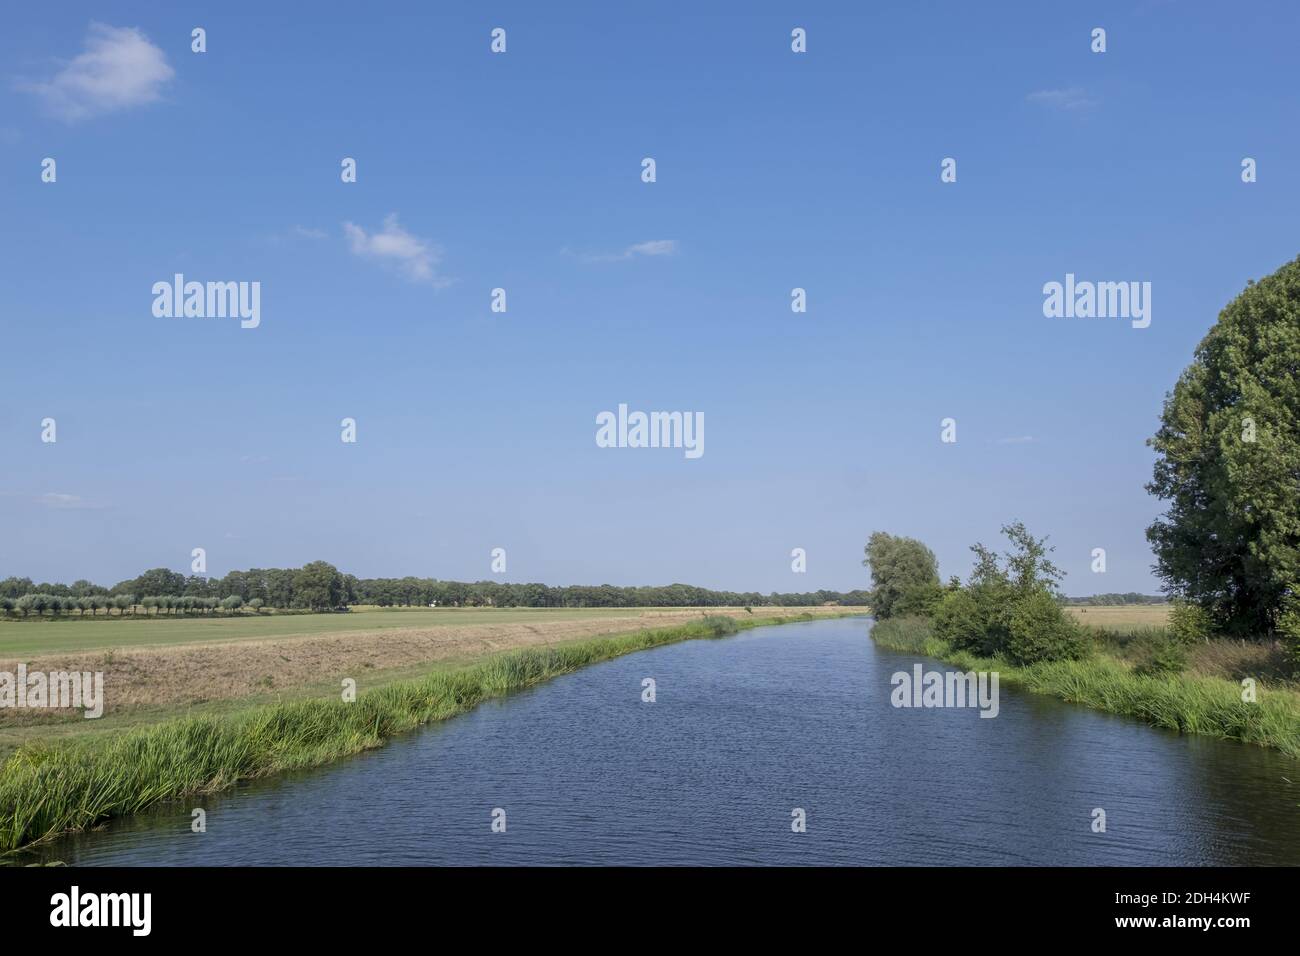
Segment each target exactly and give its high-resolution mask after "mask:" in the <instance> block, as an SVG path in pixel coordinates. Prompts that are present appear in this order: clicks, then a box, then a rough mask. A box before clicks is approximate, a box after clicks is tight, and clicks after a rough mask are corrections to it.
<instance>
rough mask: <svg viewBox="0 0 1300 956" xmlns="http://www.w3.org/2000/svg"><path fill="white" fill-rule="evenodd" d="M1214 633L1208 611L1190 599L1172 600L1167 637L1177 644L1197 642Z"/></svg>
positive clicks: (1212, 622) (1207, 638) (1205, 639)
mask: <svg viewBox="0 0 1300 956" xmlns="http://www.w3.org/2000/svg"><path fill="white" fill-rule="evenodd" d="M1213 633H1214V619H1213V618H1212V617H1210V612H1209V611H1207V610H1205V608H1203V607H1201V606H1200V605H1199V604H1192V603H1191V602H1190V601H1174V602H1173V605H1172V607H1170V609H1169V637H1170V639H1171V640H1173V641H1176V642H1178V643H1179V644H1184V645H1188V644H1199V643H1201V642H1202V641H1208V640H1209V639H1210V636H1211V635H1212V634H1213Z"/></svg>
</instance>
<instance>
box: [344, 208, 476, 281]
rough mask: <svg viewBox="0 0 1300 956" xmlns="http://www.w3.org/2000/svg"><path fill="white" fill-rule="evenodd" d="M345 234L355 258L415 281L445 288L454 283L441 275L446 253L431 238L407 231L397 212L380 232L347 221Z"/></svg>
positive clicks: (386, 219)
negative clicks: (370, 262) (367, 229)
mask: <svg viewBox="0 0 1300 956" xmlns="http://www.w3.org/2000/svg"><path fill="white" fill-rule="evenodd" d="M343 232H344V234H345V235H346V236H347V239H348V242H349V244H350V245H351V246H352V252H353V254H354V255H357V256H360V257H361V258H363V259H374V260H376V261H378V262H380V263H382V264H385V265H388V266H390V267H392V268H395V269H396V270H397V271H398V272H399V273H401V274H402V275H404V276H406V278H408V279H410V280H411V281H412V282H427V283H429V284H431V285H435V286H445V285H447V284H448V283H449V282H450V280H449V279H446V278H444V277H442V276H440V275H438V272H437V267H438V263H439V262H440V261H441V260H442V250H441V249H440V248H438V246H436V245H435V244H434V243H432V242H430V241H429V240H428V239H421V238H420V237H419V236H414V235H412V234H411V233H409V232H407V231H406V230H405V229H403V228H402V226H401V225H400V224H399V223H398V221H397V213H391V214H390V215H389V216H388V217H387V218H385V219H384V227H383V229H381V230H379V231H378V232H366V230H365V229H363V228H361V227H360V226H358V225H356V224H355V223H351V222H345V223H344V224H343Z"/></svg>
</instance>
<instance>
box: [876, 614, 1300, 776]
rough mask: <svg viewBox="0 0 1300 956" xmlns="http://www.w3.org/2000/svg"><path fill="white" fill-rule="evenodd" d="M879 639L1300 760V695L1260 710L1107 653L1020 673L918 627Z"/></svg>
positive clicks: (905, 624)
mask: <svg viewBox="0 0 1300 956" xmlns="http://www.w3.org/2000/svg"><path fill="white" fill-rule="evenodd" d="M871 637H872V640H874V641H875V642H876V643H877V644H878V645H880V646H881V647H883V648H886V649H888V650H893V651H903V652H907V653H914V654H923V655H925V656H926V657H931V658H934V659H935V660H937V661H941V662H943V663H945V664H951V665H953V666H954V667H957V668H960V669H961V670H963V671H990V672H991V671H996V672H997V673H998V679H999V680H1000V681H1003V682H1006V683H1008V684H1012V685H1016V686H1019V687H1023V688H1024V689H1025V690H1028V691H1031V692H1033V693H1036V694H1047V695H1050V696H1052V697H1056V698H1058V699H1060V700H1064V701H1068V702H1069V703H1073V704H1081V705H1083V706H1085V707H1090V708H1092V709H1093V710H1100V711H1104V712H1106V713H1109V714H1117V715H1119V716H1122V717H1133V718H1136V719H1138V720H1142V721H1144V722H1145V723H1147V724H1148V725H1150V726H1153V727H1160V728H1163V729H1165V730H1173V731H1177V732H1178V733H1181V734H1200V735H1202V736H1209V737H1218V738H1220V739H1222V740H1235V741H1237V742H1239V743H1245V744H1254V745H1256V746H1261V747H1269V748H1271V749H1274V750H1280V751H1281V752H1282V753H1284V754H1286V755H1287V756H1290V757H1296V758H1300V695H1297V694H1295V693H1293V692H1290V691H1286V690H1280V689H1276V690H1275V689H1269V688H1265V687H1262V686H1260V687H1257V688H1256V694H1257V700H1256V702H1254V703H1247V702H1246V701H1244V700H1242V688H1241V686H1240V685H1238V684H1235V683H1233V682H1232V681H1229V680H1225V679H1223V678H1219V677H1200V676H1192V675H1187V674H1175V675H1167V676H1147V675H1142V674H1136V673H1134V672H1133V670H1132V669H1131V668H1130V667H1128V666H1127V665H1125V664H1123V663H1121V662H1120V661H1118V660H1115V659H1114V658H1112V657H1107V656H1106V655H1105V654H1102V653H1100V652H1097V653H1095V654H1094V655H1093V656H1091V657H1089V658H1087V659H1085V660H1081V661H1053V662H1045V663H1040V664H1031V665H1029V666H1027V667H1018V666H1014V665H1012V664H1008V663H1007V662H1006V661H1003V660H1000V659H998V658H991V657H978V656H976V655H974V654H971V653H969V652H967V651H960V650H956V649H954V648H953V647H952V645H950V644H948V643H947V642H946V641H943V640H941V639H939V638H937V637H935V636H934V635H933V634H932V633H930V630H929V625H928V623H927V622H925V621H924V620H918V619H906V618H904V619H890V620H887V621H878V622H876V623H875V624H874V625H873V626H872V628H871Z"/></svg>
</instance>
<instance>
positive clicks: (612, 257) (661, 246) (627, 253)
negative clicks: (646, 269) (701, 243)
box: [564, 239, 678, 262]
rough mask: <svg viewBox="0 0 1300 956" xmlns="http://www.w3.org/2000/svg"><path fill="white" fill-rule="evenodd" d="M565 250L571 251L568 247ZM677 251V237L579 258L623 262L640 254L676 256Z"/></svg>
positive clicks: (592, 260)
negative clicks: (620, 250)
mask: <svg viewBox="0 0 1300 956" xmlns="http://www.w3.org/2000/svg"><path fill="white" fill-rule="evenodd" d="M564 251H565V252H566V253H567V252H569V250H568V249H565V250H564ZM677 251H678V248H677V240H676V239H650V240H648V241H646V242H638V243H635V244H634V245H631V246H628V247H627V248H626V249H624V250H623V251H622V252H612V253H610V252H606V253H590V254H584V255H580V256H579V257H578V258H580V259H581V260H582V261H583V262H623V261H625V260H627V259H636V258H638V257H640V256H675V255H677Z"/></svg>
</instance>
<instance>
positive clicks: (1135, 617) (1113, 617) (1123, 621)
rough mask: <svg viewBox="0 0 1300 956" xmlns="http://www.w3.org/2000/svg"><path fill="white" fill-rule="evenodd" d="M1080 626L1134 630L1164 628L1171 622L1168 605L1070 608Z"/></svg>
mask: <svg viewBox="0 0 1300 956" xmlns="http://www.w3.org/2000/svg"><path fill="white" fill-rule="evenodd" d="M1068 610H1069V612H1070V613H1071V614H1072V615H1074V619H1075V620H1076V621H1078V622H1079V623H1080V624H1088V625H1091V626H1093V627H1108V628H1133V627H1163V626H1164V625H1165V624H1167V623H1168V621H1169V605H1168V604H1124V605H1116V606H1098V607H1084V606H1082V605H1078V606H1072V607H1070V608H1068Z"/></svg>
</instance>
